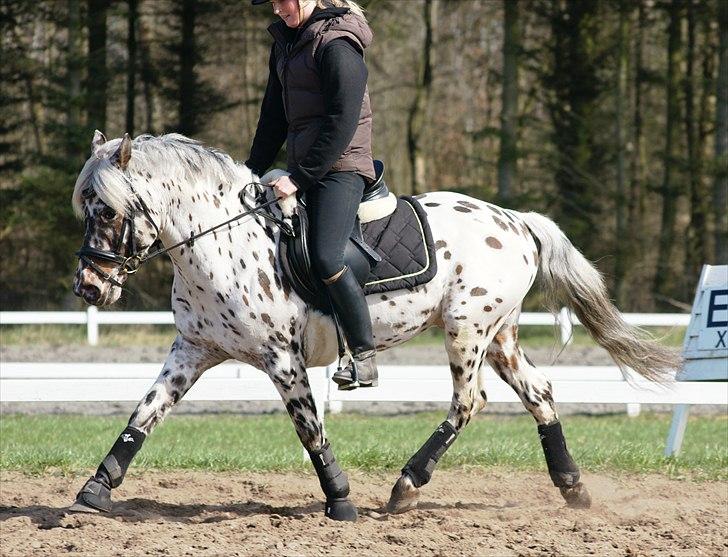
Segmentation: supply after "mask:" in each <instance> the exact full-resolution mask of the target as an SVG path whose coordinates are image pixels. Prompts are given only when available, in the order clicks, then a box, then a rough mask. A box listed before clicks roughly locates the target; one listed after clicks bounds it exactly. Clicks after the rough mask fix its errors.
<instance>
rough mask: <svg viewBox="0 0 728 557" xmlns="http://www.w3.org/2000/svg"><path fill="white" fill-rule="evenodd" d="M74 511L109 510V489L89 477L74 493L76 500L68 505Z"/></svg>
mask: <svg viewBox="0 0 728 557" xmlns="http://www.w3.org/2000/svg"><path fill="white" fill-rule="evenodd" d="M68 510H69V511H71V512H76V513H97V512H99V511H101V512H105V513H107V512H109V511H110V510H111V489H109V488H108V487H106V486H105V485H104V484H102V483H101V482H99V481H98V480H97V479H96V478H94V477H91V478H89V479H88V480H87V481H86V485H84V486H83V489H82V490H81V491H79V492H78V495H76V502H75V503H74V504H73V505H71V506H70V507H68Z"/></svg>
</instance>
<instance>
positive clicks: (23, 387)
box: [0, 361, 728, 412]
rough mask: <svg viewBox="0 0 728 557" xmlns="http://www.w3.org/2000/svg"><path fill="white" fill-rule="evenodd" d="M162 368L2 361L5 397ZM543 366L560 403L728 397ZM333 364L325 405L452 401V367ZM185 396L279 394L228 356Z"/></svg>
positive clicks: (134, 394)
mask: <svg viewBox="0 0 728 557" xmlns="http://www.w3.org/2000/svg"><path fill="white" fill-rule="evenodd" d="M161 369H162V365H161V364H146V363H139V364H129V363H123V364H117V363H2V364H0V400H1V401H2V402H19V401H23V402H31V401H37V402H41V401H43V402H57V401H135V402H136V401H139V400H141V398H142V397H143V396H144V394H145V393H146V392H147V390H148V389H149V388H150V387H151V385H152V382H153V381H154V379H155V378H156V377H157V375H158V374H159V372H160V370H161ZM540 369H542V370H543V371H544V372H545V373H546V374H547V375H548V377H549V378H550V379H551V381H552V383H553V391H554V399H555V401H556V402H557V403H581V404H603V403H613V404H728V389H725V388H716V387H715V384H710V383H705V382H697V381H684V382H677V383H673V384H671V385H670V386H667V387H665V386H660V385H656V384H654V383H650V382H648V381H646V380H645V379H643V378H641V377H635V378H634V379H633V380H632V381H630V382H627V381H625V380H624V379H623V377H622V374H621V373H620V372H619V370H618V368H617V367H616V366H551V367H542V368H540ZM333 371H334V367H333V366H329V367H328V368H324V367H318V368H313V369H310V370H309V382H310V384H311V389H312V391H313V394H314V398H315V399H316V402H317V407H318V408H319V411H320V412H323V409H324V407H325V406H327V404H331V403H338V402H351V401H360V402H375V401H376V402H385V401H392V402H396V401H407V402H449V401H450V399H451V396H452V379H451V375H450V369H449V368H448V367H447V366H380V370H379V371H380V379H379V387H377V388H374V389H357V390H354V391H338V390H336V385H334V383H333V382H332V381H331V380H330V376H331V374H332V373H333ZM487 373H488V376H487V378H486V383H485V391H486V393H487V396H488V402H519V399H518V397H517V396H516V393H515V392H514V391H513V390H512V389H511V388H510V387H509V386H508V385H507V384H506V383H505V382H504V381H502V380H501V379H500V378H498V377H497V376H496V375H495V373H493V372H491V371H488V372H487ZM185 400H250V401H254V400H255V401H260V400H279V395H278V393H277V391H276V390H275V388H274V387H273V384H272V382H271V381H270V379H269V378H268V377H267V376H266V375H265V374H264V373H262V372H260V371H258V370H256V369H255V368H253V367H251V366H248V365H244V364H240V363H236V362H232V361H230V362H226V363H223V364H220V365H218V366H216V367H214V368H212V369H210V370H208V371H207V372H205V374H204V375H203V376H202V377H201V378H200V380H199V381H198V382H197V383H196V384H195V385H194V386H193V387H192V388H191V389H190V391H189V392H188V393H187V394H186V395H185Z"/></svg>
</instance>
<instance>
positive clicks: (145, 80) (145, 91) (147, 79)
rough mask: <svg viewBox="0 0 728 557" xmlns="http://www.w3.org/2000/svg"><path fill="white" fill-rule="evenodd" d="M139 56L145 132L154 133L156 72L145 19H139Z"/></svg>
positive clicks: (149, 33)
mask: <svg viewBox="0 0 728 557" xmlns="http://www.w3.org/2000/svg"><path fill="white" fill-rule="evenodd" d="M138 23H139V54H140V57H141V68H140V69H141V75H140V77H141V79H142V96H143V97H144V132H145V133H154V84H155V72H154V67H153V65H152V56H151V53H150V46H149V45H150V44H151V32H150V30H149V28H148V26H147V25H145V24H144V20H143V19H139V21H138Z"/></svg>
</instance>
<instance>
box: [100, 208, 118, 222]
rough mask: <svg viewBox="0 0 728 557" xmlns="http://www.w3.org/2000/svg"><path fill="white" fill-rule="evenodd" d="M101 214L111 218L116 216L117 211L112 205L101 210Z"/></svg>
mask: <svg viewBox="0 0 728 557" xmlns="http://www.w3.org/2000/svg"><path fill="white" fill-rule="evenodd" d="M101 216H102V217H104V218H105V219H106V220H111V219H113V218H114V217H115V216H116V211H114V210H113V209H112V208H111V207H105V208H104V210H103V211H101Z"/></svg>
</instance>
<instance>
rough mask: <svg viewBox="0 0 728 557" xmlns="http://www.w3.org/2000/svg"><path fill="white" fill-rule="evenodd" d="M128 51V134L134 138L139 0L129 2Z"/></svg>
mask: <svg viewBox="0 0 728 557" xmlns="http://www.w3.org/2000/svg"><path fill="white" fill-rule="evenodd" d="M127 6H128V12H127V35H126V51H127V54H128V62H127V67H126V132H127V133H128V134H129V135H131V136H134V115H135V111H134V108H135V107H134V101H135V100H136V71H137V21H138V20H139V0H127Z"/></svg>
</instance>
